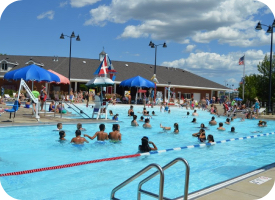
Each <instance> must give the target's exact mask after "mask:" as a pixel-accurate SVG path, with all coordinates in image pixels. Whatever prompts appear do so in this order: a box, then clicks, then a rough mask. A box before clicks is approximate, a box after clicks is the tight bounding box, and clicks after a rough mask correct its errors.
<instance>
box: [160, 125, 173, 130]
mask: <svg viewBox="0 0 275 200" xmlns="http://www.w3.org/2000/svg"><path fill="white" fill-rule="evenodd" d="M160 128H162V129H163V130H164V131H169V130H171V127H169V126H166V127H165V126H162V125H161V124H160Z"/></svg>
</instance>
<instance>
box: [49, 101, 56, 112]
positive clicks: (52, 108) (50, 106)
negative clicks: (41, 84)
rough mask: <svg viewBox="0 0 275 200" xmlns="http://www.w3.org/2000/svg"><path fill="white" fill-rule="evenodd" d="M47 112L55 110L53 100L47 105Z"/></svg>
mask: <svg viewBox="0 0 275 200" xmlns="http://www.w3.org/2000/svg"><path fill="white" fill-rule="evenodd" d="M49 112H55V107H54V101H52V102H51V104H50V105H49Z"/></svg>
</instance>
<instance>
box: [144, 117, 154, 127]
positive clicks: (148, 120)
mask: <svg viewBox="0 0 275 200" xmlns="http://www.w3.org/2000/svg"><path fill="white" fill-rule="evenodd" d="M149 123H150V119H148V118H147V119H145V123H144V124H143V128H152V126H151V124H149Z"/></svg>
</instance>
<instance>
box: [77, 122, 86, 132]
mask: <svg viewBox="0 0 275 200" xmlns="http://www.w3.org/2000/svg"><path fill="white" fill-rule="evenodd" d="M76 128H77V130H80V131H86V129H85V128H82V124H81V123H78V124H77V125H76Z"/></svg>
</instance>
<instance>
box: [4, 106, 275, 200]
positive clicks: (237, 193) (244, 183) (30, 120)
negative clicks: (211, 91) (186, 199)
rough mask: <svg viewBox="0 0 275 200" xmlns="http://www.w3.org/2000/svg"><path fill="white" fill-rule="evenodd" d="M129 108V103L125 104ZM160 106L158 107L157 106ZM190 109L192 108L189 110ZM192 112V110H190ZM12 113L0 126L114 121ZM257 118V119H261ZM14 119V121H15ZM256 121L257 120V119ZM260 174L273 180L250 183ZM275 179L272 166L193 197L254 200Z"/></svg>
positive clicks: (30, 112) (214, 199)
mask: <svg viewBox="0 0 275 200" xmlns="http://www.w3.org/2000/svg"><path fill="white" fill-rule="evenodd" d="M125 106H126V107H127V108H128V107H129V104H126V105H125ZM0 107H2V108H4V109H5V108H9V109H10V108H11V106H6V105H3V104H0ZM217 107H218V110H219V114H222V106H220V105H218V104H217ZM157 108H158V107H157ZM189 111H190V110H189ZM190 112H192V111H190ZM9 116H10V114H9V113H7V112H4V113H2V114H1V116H0V127H7V126H26V125H45V124H53V125H56V124H57V123H58V122H61V123H65V124H77V123H102V122H104V123H112V122H114V121H113V120H105V119H99V120H96V119H73V118H71V119H70V118H67V116H69V114H65V115H63V116H62V118H61V116H60V114H56V117H53V116H54V115H53V113H46V114H45V116H44V113H41V114H40V117H41V118H40V120H39V121H37V120H36V118H34V117H33V116H32V109H26V108H22V107H21V108H20V109H19V110H18V111H17V112H16V115H15V118H14V119H13V113H12V117H11V119H9ZM238 117H242V114H238ZM259 119H270V120H275V115H260V117H259ZM259 119H257V120H259ZM13 120H14V121H13ZM255 122H256V121H255ZM260 176H264V177H269V178H271V180H269V181H267V182H265V183H263V184H261V185H257V184H254V183H250V182H249V181H251V180H254V179H256V178H258V177H260ZM274 180H275V166H273V167H272V168H270V169H268V170H265V171H264V172H261V173H258V174H256V175H253V176H250V177H248V178H245V179H243V180H240V181H238V182H235V183H233V184H230V185H227V186H224V187H222V188H221V189H216V190H214V191H211V192H206V193H205V194H203V196H198V197H195V198H192V199H199V200H220V199H223V200H229V199H230V200H231V199H236V200H239V199H240V200H253V199H260V198H262V197H264V196H266V195H267V194H268V193H269V192H270V190H271V189H272V187H273V185H274Z"/></svg>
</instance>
